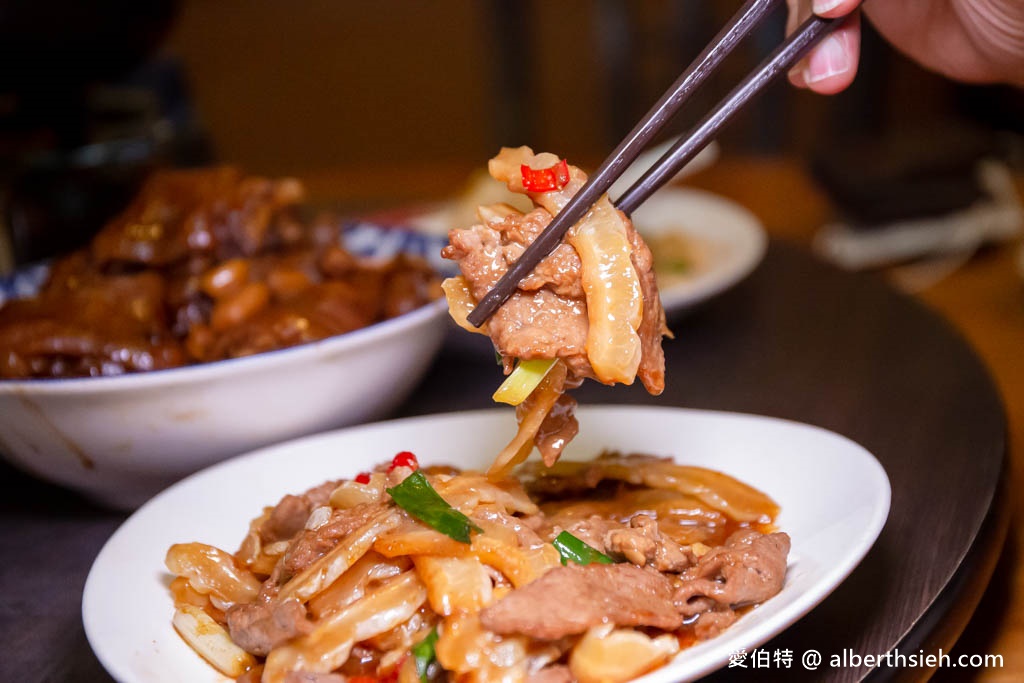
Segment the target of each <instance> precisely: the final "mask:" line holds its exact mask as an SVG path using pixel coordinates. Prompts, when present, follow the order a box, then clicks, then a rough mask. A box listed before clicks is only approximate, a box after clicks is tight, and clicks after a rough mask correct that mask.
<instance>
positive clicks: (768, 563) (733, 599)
mask: <svg viewBox="0 0 1024 683" xmlns="http://www.w3.org/2000/svg"><path fill="white" fill-rule="evenodd" d="M789 545H790V542H789V536H788V535H787V534H784V533H772V534H767V535H765V534H761V533H758V532H757V531H753V530H750V529H745V530H742V531H737V532H736V533H734V534H733V535H732V536H730V537H729V538H728V539H727V540H726V542H725V545H722V546H719V547H717V548H712V549H711V550H709V551H708V552H707V553H706V554H705V555H704V556H703V557H701V558H700V559H699V560H698V561H697V564H696V565H695V566H694V567H691V568H690V569H688V570H686V571H685V572H684V573H683V574H682V575H681V579H682V580H681V583H680V585H679V587H678V588H677V589H676V592H675V596H674V600H675V603H676V606H677V607H678V608H679V610H680V611H681V612H682V613H683V614H684V615H693V614H697V613H699V612H703V611H705V610H707V609H709V608H710V607H712V606H713V605H715V604H717V605H721V606H725V607H738V606H741V605H749V604H753V603H758V602H763V601H765V600H767V599H768V598H770V597H772V596H773V595H775V594H776V593H778V592H779V591H780V590H782V584H783V582H784V581H785V578H786V556H787V555H788V554H789Z"/></svg>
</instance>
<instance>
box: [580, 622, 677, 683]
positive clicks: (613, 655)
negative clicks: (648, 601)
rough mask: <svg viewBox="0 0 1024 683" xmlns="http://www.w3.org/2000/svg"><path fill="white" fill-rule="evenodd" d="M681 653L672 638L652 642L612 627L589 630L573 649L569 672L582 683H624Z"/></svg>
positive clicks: (653, 639)
mask: <svg viewBox="0 0 1024 683" xmlns="http://www.w3.org/2000/svg"><path fill="white" fill-rule="evenodd" d="M677 652H679V641H678V640H677V639H676V638H675V637H673V636H670V635H663V636H658V637H656V638H650V637H648V636H646V635H645V634H643V633H641V632H639V631H634V630H633V629H615V628H614V627H613V626H612V625H611V624H609V625H607V626H597V627H595V628H592V629H590V630H589V631H587V633H586V634H585V635H584V636H583V638H581V639H580V642H579V643H577V644H576V647H574V648H573V649H572V654H571V655H570V656H569V670H570V671H572V674H573V676H575V677H576V680H577V681H578V682H579V683H624V682H625V681H629V680H632V679H634V678H636V677H638V676H641V675H643V674H645V673H647V672H648V671H650V670H651V669H654V668H656V667H659V666H661V665H662V664H664V663H665V662H666V661H667V660H668V658H669V657H671V656H672V655H674V654H676V653H677Z"/></svg>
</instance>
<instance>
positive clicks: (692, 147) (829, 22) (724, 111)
mask: <svg viewBox="0 0 1024 683" xmlns="http://www.w3.org/2000/svg"><path fill="white" fill-rule="evenodd" d="M842 21H843V19H842V18H840V19H823V18H821V17H817V16H812V17H811V18H810V19H808V20H807V21H805V22H804V23H803V24H801V25H800V27H799V28H798V29H797V30H796V31H794V32H793V34H792V35H791V36H790V37H789V38H788V39H787V40H786V41H785V42H784V43H782V45H780V46H779V47H778V48H776V49H775V51H774V52H772V53H771V54H770V55H768V56H767V57H765V59H764V61H762V62H761V63H760V64H759V65H758V67H757V68H756V69H755V70H754V71H752V72H751V73H750V74H748V75H747V77H746V78H744V79H743V81H741V82H740V84H739V85H737V86H736V87H735V88H733V90H732V92H730V93H729V94H728V95H727V96H726V97H725V99H723V100H722V102H721V103H719V105H718V106H717V107H715V108H714V109H713V110H712V111H711V112H710V113H709V114H708V115H707V116H705V117H704V118H703V119H702V120H701V121H700V122H699V123H698V124H696V125H695V126H694V127H693V128H692V129H690V130H689V131H688V132H687V133H686V134H685V135H683V136H681V137H680V139H679V141H678V142H676V143H675V144H674V145H672V147H671V148H670V149H669V150H668V151H667V152H665V154H663V155H662V156H661V158H660V159H658V161H656V162H655V163H654V164H652V165H651V168H650V169H648V170H647V172H646V173H644V174H643V175H642V176H641V177H640V178H639V180H637V181H636V182H635V183H633V185H632V186H630V188H629V189H628V190H626V191H625V192H623V193H622V196H621V197H619V198H618V199H617V200H615V208H617V209H619V210H620V211H622V212H623V213H625V214H627V215H629V214H631V213H633V212H634V211H635V210H636V209H637V207H638V206H640V205H641V204H643V203H644V202H645V201H646V200H647V198H648V197H650V196H651V195H652V194H653V193H654V192H655V191H656V190H657V189H658V188H659V187H661V186H662V185H664V184H665V183H666V182H668V181H669V180H671V179H672V178H673V177H675V175H676V173H678V172H679V171H680V170H682V168H683V166H685V165H686V164H688V163H690V162H691V161H692V160H693V158H694V157H695V156H697V155H698V154H699V153H700V151H701V150H702V149H704V147H705V146H706V145H707V144H708V143H709V142H711V139H712V138H713V137H714V136H715V135H717V134H718V132H719V131H720V130H721V129H722V127H723V126H724V125H725V124H726V123H728V122H729V120H730V119H732V117H733V116H734V115H735V114H736V112H738V111H740V110H741V109H742V108H743V107H744V106H745V105H746V104H747V103H748V102H749V101H750V100H751V99H753V98H754V97H755V96H756V95H758V94H759V93H760V92H761V91H762V90H764V89H765V87H767V86H768V84H770V83H771V82H772V81H774V80H775V78H777V77H778V76H779V75H781V74H782V73H784V72H786V71H788V70H789V69H790V68H792V67H793V65H795V64H796V63H797V62H798V61H799V60H800V58H801V57H803V56H804V55H805V54H807V52H808V51H809V50H810V49H811V48H812V47H814V45H815V44H817V42H818V41H819V40H821V39H822V38H823V37H825V36H826V35H827V34H828V33H830V32H831V31H832V30H833V29H834V28H836V27H837V26H838V25H839V24H841V23H842ZM552 222H554V221H552ZM524 255H525V253H524ZM520 260H522V259H520Z"/></svg>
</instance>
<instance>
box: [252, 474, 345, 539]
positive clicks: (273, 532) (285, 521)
mask: <svg viewBox="0 0 1024 683" xmlns="http://www.w3.org/2000/svg"><path fill="white" fill-rule="evenodd" d="M339 484H341V480H337V481H327V482H324V483H323V484H320V485H318V486H314V487H313V488H311V489H309V490H308V491H306V492H305V493H302V494H300V495H298V496H295V495H292V494H288V495H286V496H284V497H283V498H282V499H281V500H280V502H278V504H277V505H275V506H274V509H273V510H272V511H271V513H270V516H269V517H268V518H267V520H266V521H265V522H263V524H261V525H260V529H259V533H260V538H261V539H262V540H263V542H264V543H274V542H276V541H286V540H288V539H290V538H291V537H292V536H294V535H295V534H297V533H299V532H300V531H302V529H303V527H305V526H306V520H307V519H309V514H310V513H311V512H312V511H313V509H314V508H318V507H320V506H322V505H326V504H327V501H328V500H329V499H330V497H331V492H332V491H334V489H336V488H338V485H339Z"/></svg>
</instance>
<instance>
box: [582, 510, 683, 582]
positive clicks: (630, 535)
mask: <svg viewBox="0 0 1024 683" xmlns="http://www.w3.org/2000/svg"><path fill="white" fill-rule="evenodd" d="M566 531H568V532H569V533H571V534H572V535H573V536H575V537H576V538H578V539H580V540H581V541H583V542H584V543H586V544H587V545H589V546H591V547H593V548H596V549H597V550H600V551H601V552H603V553H606V554H608V555H612V556H622V557H624V558H625V559H626V560H628V561H629V562H631V563H633V564H635V565H638V566H640V567H643V566H647V565H650V566H651V567H654V568H655V569H657V570H658V571H659V572H671V573H679V572H681V571H683V570H685V569H686V568H688V567H690V566H692V565H693V564H694V563H695V562H696V558H695V557H694V555H693V552H692V551H691V550H690V549H689V548H686V547H683V546H681V545H679V544H678V543H676V542H675V541H674V540H672V539H671V538H669V537H668V536H666V535H664V534H663V533H661V531H660V530H659V529H658V523H657V522H656V521H655V520H654V518H653V517H651V516H649V515H636V516H634V517H632V518H630V520H629V523H628V524H623V523H621V522H618V521H616V520H612V519H607V518H605V517H599V516H597V515H592V516H591V517H589V518H587V519H584V520H580V521H578V522H575V523H574V524H571V525H570V526H568V527H567V528H566Z"/></svg>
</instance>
